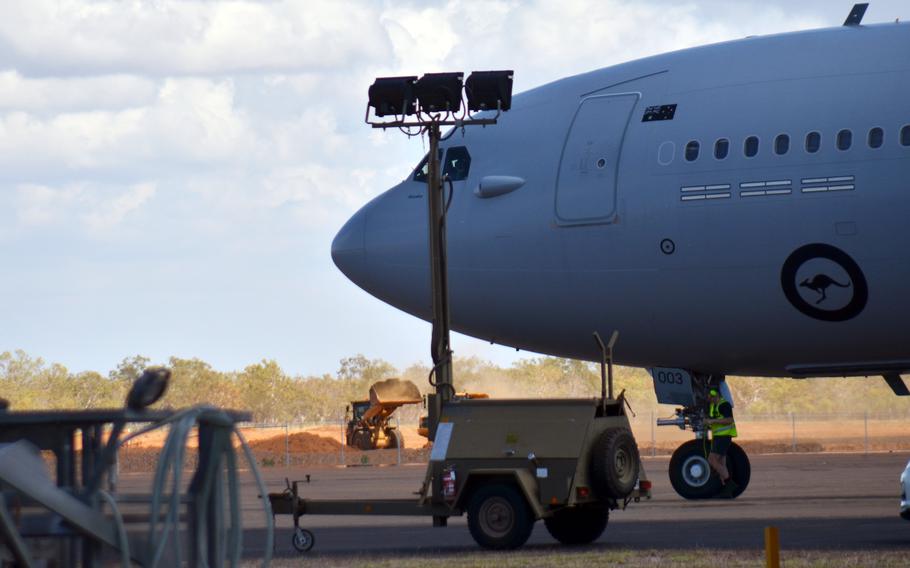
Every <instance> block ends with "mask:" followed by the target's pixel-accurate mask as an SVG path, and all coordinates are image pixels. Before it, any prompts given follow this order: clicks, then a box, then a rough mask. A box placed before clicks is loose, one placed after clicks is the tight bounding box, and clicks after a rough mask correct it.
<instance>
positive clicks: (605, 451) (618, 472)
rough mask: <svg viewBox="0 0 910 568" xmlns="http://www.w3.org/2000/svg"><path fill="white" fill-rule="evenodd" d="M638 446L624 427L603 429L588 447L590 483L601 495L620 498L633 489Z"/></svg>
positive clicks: (637, 466) (636, 477)
mask: <svg viewBox="0 0 910 568" xmlns="http://www.w3.org/2000/svg"><path fill="white" fill-rule="evenodd" d="M639 465H640V463H639V457H638V445H637V444H636V443H635V437H634V436H632V432H630V431H629V430H628V429H627V428H612V429H610V430H606V431H604V433H603V434H601V435H600V438H598V439H597V441H596V442H595V443H594V447H593V448H592V449H591V485H593V487H594V491H595V492H596V493H597V495H599V496H600V497H601V498H602V499H603V498H613V499H623V498H625V497H626V496H627V495H629V494H630V493H632V490H633V489H635V482H636V481H637V480H638V470H639Z"/></svg>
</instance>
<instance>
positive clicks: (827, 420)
mask: <svg viewBox="0 0 910 568" xmlns="http://www.w3.org/2000/svg"><path fill="white" fill-rule="evenodd" d="M671 412H672V411H668V410H665V409H654V410H646V411H637V412H636V414H635V415H634V416H632V415H630V416H629V419H630V422H631V425H632V431H633V433H634V434H635V438H636V440H637V441H638V447H639V450H640V451H641V453H642V455H644V456H668V455H670V454H672V453H673V451H674V450H675V449H676V448H677V447H678V446H679V445H680V444H682V443H684V442H686V441H688V440H691V439H692V438H693V434H692V432H691V431H688V430H681V429H679V428H677V427H675V426H657V425H656V421H657V418H658V417H661V416H663V417H666V416H669V415H670V414H671ZM736 426H737V430H738V433H739V436H738V438H737V443H739V444H740V445H742V446H743V447H744V448H745V449H746V451H747V452H749V453H751V454H762V453H789V452H882V451H910V414H908V415H891V414H887V415H886V414H873V413H869V412H854V413H839V414H821V413H820V414H810V413H798V414H796V413H794V414H739V413H736ZM398 427H399V430H400V432H401V434H402V435H403V440H404V447H403V448H397V449H389V450H367V451H361V450H357V449H355V448H352V447H350V446H347V445H346V444H345V439H344V438H345V434H344V430H345V421H344V420H343V419H341V418H339V419H337V420H333V421H320V422H300V423H288V424H242V425H241V427H240V431H241V433H242V434H243V436H244V438H245V439H246V440H247V441H248V443H249V444H250V446H251V448H252V449H253V453H254V455H255V456H256V459H257V461H258V462H259V465H260V466H262V467H267V468H268V467H284V468H290V467H295V466H341V465H344V466H349V467H356V466H370V465H400V464H406V463H426V461H427V460H428V459H429V452H430V446H429V444H428V442H427V440H426V438H423V437H422V436H420V435H419V434H418V433H417V424H416V423H415V422H412V421H407V422H401V423H400V424H398ZM164 436H165V433H164V432H155V433H152V434H150V435H145V436H141V437H139V438H137V439H135V440H134V441H133V442H131V443H129V444H127V445H126V446H125V447H123V448H122V449H121V451H120V467H121V471H124V472H130V471H137V472H140V471H145V472H147V471H153V470H154V467H155V464H156V463H157V457H158V453H159V451H160V449H161V446H162V445H163V442H164ZM189 445H190V448H189V451H188V455H187V463H186V465H187V467H192V466H193V465H194V463H195V446H196V439H195V437H191V438H190V442H189Z"/></svg>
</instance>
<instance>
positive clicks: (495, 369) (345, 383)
mask: <svg viewBox="0 0 910 568" xmlns="http://www.w3.org/2000/svg"><path fill="white" fill-rule="evenodd" d="M152 364H153V362H152V361H151V360H150V359H149V358H148V357H144V356H141V355H136V356H132V357H127V358H125V359H123V360H122V361H121V362H120V363H119V364H118V365H117V367H116V368H115V369H113V370H110V371H109V372H107V374H103V373H101V372H97V371H85V372H79V373H73V372H70V371H69V370H68V369H67V368H66V367H65V366H63V365H61V364H59V363H47V362H45V361H44V360H43V359H42V358H40V357H32V356H30V355H28V354H27V353H25V352H23V351H13V352H3V353H2V354H0V398H5V399H7V400H8V401H9V402H10V409H11V410H35V409H71V408H75V409H86V408H117V407H121V406H123V404H124V400H125V398H126V393H127V391H128V390H129V388H130V386H131V384H132V382H133V380H134V379H135V378H136V377H137V376H139V374H140V373H141V372H142V370H143V369H144V368H146V367H148V366H150V365H152ZM164 366H166V367H168V368H169V369H170V370H171V373H172V375H171V383H170V386H169V389H168V392H167V393H166V395H165V396H164V398H163V399H162V400H161V401H160V402H158V403H157V406H158V407H161V408H181V407H186V406H190V405H195V404H202V403H207V404H214V405H216V406H220V407H226V408H235V409H244V410H248V411H251V412H252V413H253V417H254V420H255V421H256V422H262V423H276V424H280V423H285V422H323V421H332V420H338V419H340V418H341V417H342V416H343V414H344V410H345V406H346V405H348V404H349V403H350V402H351V401H354V400H363V399H366V398H367V396H368V392H369V387H370V385H371V384H373V383H374V382H376V381H380V380H383V379H386V378H390V377H399V378H402V379H408V380H411V381H413V382H414V383H415V384H416V385H417V386H418V387H419V388H420V390H421V392H424V393H426V392H428V391H429V390H431V388H430V387H429V385H428V382H427V377H428V375H429V372H430V369H429V367H427V366H425V365H422V364H414V365H411V366H409V367H407V368H405V369H396V368H395V367H394V366H393V365H392V364H390V363H388V362H386V361H383V360H382V359H369V358H367V357H365V356H363V355H355V356H352V357H347V358H345V359H342V360H341V361H340V364H339V368H338V370H337V371H336V372H335V373H334V374H324V375H321V376H300V375H292V374H289V373H287V372H285V371H284V370H283V369H282V368H281V366H280V365H279V364H278V362H277V361H274V360H262V361H260V362H258V363H254V364H252V365H248V366H247V367H245V368H243V369H242V370H235V371H220V370H217V369H214V368H213V367H212V366H211V365H210V364H208V363H206V362H205V361H202V360H200V359H182V358H179V357H171V358H170V359H169V360H168V361H167V362H166V363H165V364H164ZM454 375H455V381H456V385H455V386H456V388H457V390H458V391H459V392H483V393H487V394H489V395H490V396H492V397H496V398H548V397H595V396H599V394H600V371H599V368H598V366H597V365H596V364H592V363H586V362H582V361H575V360H569V359H559V358H555V357H535V358H530V359H523V360H519V361H517V362H515V363H513V364H512V365H511V366H510V367H500V366H498V365H494V364H493V363H490V362H488V361H484V360H481V359H478V358H476V357H465V358H458V357H456V358H455V361H454ZM728 382H729V384H730V387H731V390H732V392H733V396H734V401H735V404H736V408H737V412H738V413H747V414H786V413H790V412H796V413H862V412H864V411H869V412H872V413H877V414H893V415H904V416H907V415H910V401H906V400H904V399H901V398H898V397H896V396H894V394H893V393H892V392H891V390H890V389H889V388H888V387H887V385H885V383H884V381H883V380H882V379H881V378H875V377H870V378H867V379H864V378H850V379H802V380H794V379H756V378H748V377H730V378H729V380H728ZM614 383H615V385H616V390H617V392H618V391H619V390H625V391H626V394H627V398H628V399H629V401H630V402H631V404H632V406H633V408H634V409H635V410H636V411H644V412H648V411H650V410H654V411H657V412H662V413H664V414H669V413H670V412H671V411H672V409H671V407H667V406H663V407H659V405H657V402H656V399H655V396H654V390H653V387H652V384H651V378H650V377H649V376H648V374H647V372H646V371H644V370H643V369H635V368H629V367H616V369H615V372H614ZM421 413H423V409H422V408H420V407H419V405H414V406H411V407H405V408H403V409H402V415H401V420H402V421H408V420H416V418H417V416H418V415H420V414H421Z"/></svg>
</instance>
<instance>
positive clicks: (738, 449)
mask: <svg viewBox="0 0 910 568" xmlns="http://www.w3.org/2000/svg"><path fill="white" fill-rule="evenodd" d="M727 471H729V472H730V477H731V478H733V481H735V482H736V485H738V487H737V488H736V491H734V492H733V498H734V499H735V498H737V497H739V496H740V495H742V492H743V491H745V490H746V487H748V486H749V480H750V479H751V478H752V464H751V463H750V462H749V456H748V455H746V451H745V450H744V449H743V448H742V446H740V445H739V444H737V443H736V442H733V443H731V444H730V449H729V450H727Z"/></svg>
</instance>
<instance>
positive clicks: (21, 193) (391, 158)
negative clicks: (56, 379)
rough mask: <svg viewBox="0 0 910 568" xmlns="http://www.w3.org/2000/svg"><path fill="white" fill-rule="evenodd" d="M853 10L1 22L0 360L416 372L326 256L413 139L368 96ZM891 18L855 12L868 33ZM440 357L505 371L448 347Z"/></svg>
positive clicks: (16, 11) (403, 343)
mask: <svg viewBox="0 0 910 568" xmlns="http://www.w3.org/2000/svg"><path fill="white" fill-rule="evenodd" d="M851 5H852V3H851V2H844V3H841V2H830V1H819V0H812V1H808V2H801V3H797V4H795V5H793V6H791V5H789V3H785V2H777V1H763V2H751V1H746V2H668V1H664V2H656V1H636V2H628V1H627V2H617V1H604V0H599V1H590V2H585V1H545V0H537V1H527V2H519V1H509V0H501V1H476V2H475V1H467V0H461V1H458V0H449V1H439V2H409V1H402V2H395V1H385V2H379V1H364V2H353V1H343V2H342V1H332V0H325V1H319V0H307V1H305V2H304V1H299V2H290V1H280V0H277V1H274V2H209V1H198V2H193V1H185V2H165V1H154V2H152V1H149V2H134V1H124V2H100V1H97V2H96V1H92V2H87V1H86V2H69V1H59V2H49V1H44V0H29V1H25V0H23V1H19V2H10V3H6V4H4V14H3V18H2V19H0V258H2V261H3V272H2V278H0V313H2V314H3V317H2V326H0V351H6V350H13V349H24V350H25V351H27V352H28V353H29V354H31V355H33V356H40V357H43V358H45V359H46V360H49V361H55V362H60V363H63V364H64V365H66V366H67V367H69V368H70V369H71V370H73V371H81V370H89V369H93V370H100V371H106V370H108V369H110V368H112V367H114V366H115V365H116V363H117V362H118V361H120V360H121V359H122V358H124V357H126V356H130V355H134V354H143V355H147V356H149V357H151V358H152V359H153V360H155V361H165V360H166V359H167V358H168V357H170V356H171V355H176V356H180V357H199V358H201V359H204V360H206V361H208V362H210V363H212V364H213V365H214V366H215V367H217V368H219V369H224V370H228V369H236V368H241V367H243V366H245V365H247V364H250V363H254V362H257V361H259V360H260V359H263V358H274V359H275V360H277V361H278V362H279V364H281V365H282V366H283V367H284V368H285V369H286V370H288V371H290V372H292V373H300V374H321V373H327V372H334V371H335V370H336V369H337V368H338V361H339V359H341V358H342V357H345V356H349V355H353V354H355V353H363V354H365V355H367V356H368V357H371V358H373V357H378V358H383V359H386V360H388V361H390V362H392V363H393V364H395V365H397V366H399V367H406V366H407V365H409V364H411V363H415V362H423V363H426V362H427V361H428V360H429V355H428V352H429V348H428V344H429V325H428V324H426V323H423V322H420V321H417V320H415V319H414V318H412V317H410V316H407V315H405V314H403V313H401V312H398V311H397V310H395V309H393V308H391V307H388V306H386V305H384V304H382V303H381V302H380V301H378V300H376V299H374V298H372V297H370V296H368V295H367V294H366V293H364V292H362V291H361V290H360V289H358V288H357V287H356V286H354V285H353V284H351V283H350V282H348V281H347V280H346V279H345V278H344V276H342V275H341V273H340V272H338V271H337V269H336V268H335V267H334V265H333V264H332V261H331V258H330V254H329V246H330V243H331V240H332V237H333V236H334V234H335V232H336V231H337V230H338V228H339V227H340V226H341V225H342V224H343V222H344V221H345V220H346V219H347V217H348V216H350V215H351V214H352V213H353V212H354V211H356V209H357V208H359V207H360V206H361V205H362V204H364V203H365V202H366V201H368V200H369V199H371V198H372V197H373V196H375V195H377V194H378V193H380V192H382V191H383V190H384V189H386V188H387V187H389V186H391V185H393V184H394V183H397V182H398V181H399V180H401V179H402V178H404V177H405V176H407V175H408V173H409V170H410V168H411V167H413V165H414V164H416V163H417V161H418V160H419V159H420V157H421V156H422V155H423V153H424V151H425V150H424V147H423V144H422V142H421V141H420V140H410V141H409V140H406V139H405V137H404V136H401V135H400V134H398V133H394V132H389V133H385V134H383V133H381V132H374V131H372V130H371V129H370V128H369V127H367V126H365V125H364V124H363V122H362V121H363V112H364V107H365V102H366V91H367V87H368V86H369V84H370V83H371V82H372V79H373V78H374V77H376V76H384V75H394V74H420V73H424V72H432V71H446V70H463V71H468V72H469V71H471V70H474V69H494V68H509V69H514V70H515V82H516V85H515V89H516V91H521V90H524V89H528V88H530V87H533V86H536V85H540V84H543V83H546V82H549V81H552V80H555V79H558V78H560V77H563V76H566V75H570V74H574V73H579V72H583V71H587V70H591V69H595V68H598V67H604V66H607V65H610V64H614V63H619V62H622V61H626V60H629V59H634V58H637V57H641V56H645V55H651V54H655V53H660V52H663V51H669V50H674V49H681V48H685V47H689V46H693V45H699V44H703V43H712V42H716V41H722V40H727V39H733V38H738V37H743V36H746V35H756V34H768V33H776V32H783V31H791V30H798V29H804V28H810V27H822V26H829V25H840V23H841V22H842V21H843V19H844V17H845V16H846V14H847V12H848V11H849V9H850V7H851ZM898 17H900V18H901V19H907V18H910V6H908V5H907V3H906V2H902V1H887V2H885V1H878V2H872V5H871V6H870V9H869V12H868V13H867V15H866V22H867V23H869V22H886V21H893V20H894V19H895V18H898ZM453 347H454V349H455V351H456V354H457V355H476V356H479V357H482V358H484V359H489V360H492V361H494V362H496V363H499V364H508V363H510V362H511V361H513V360H514V359H515V358H516V357H522V356H527V355H528V354H524V353H515V352H514V351H512V350H510V349H507V348H503V347H493V346H489V345H487V344H485V343H483V342H480V341H476V340H472V339H470V338H466V337H464V336H455V337H454V338H453Z"/></svg>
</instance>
